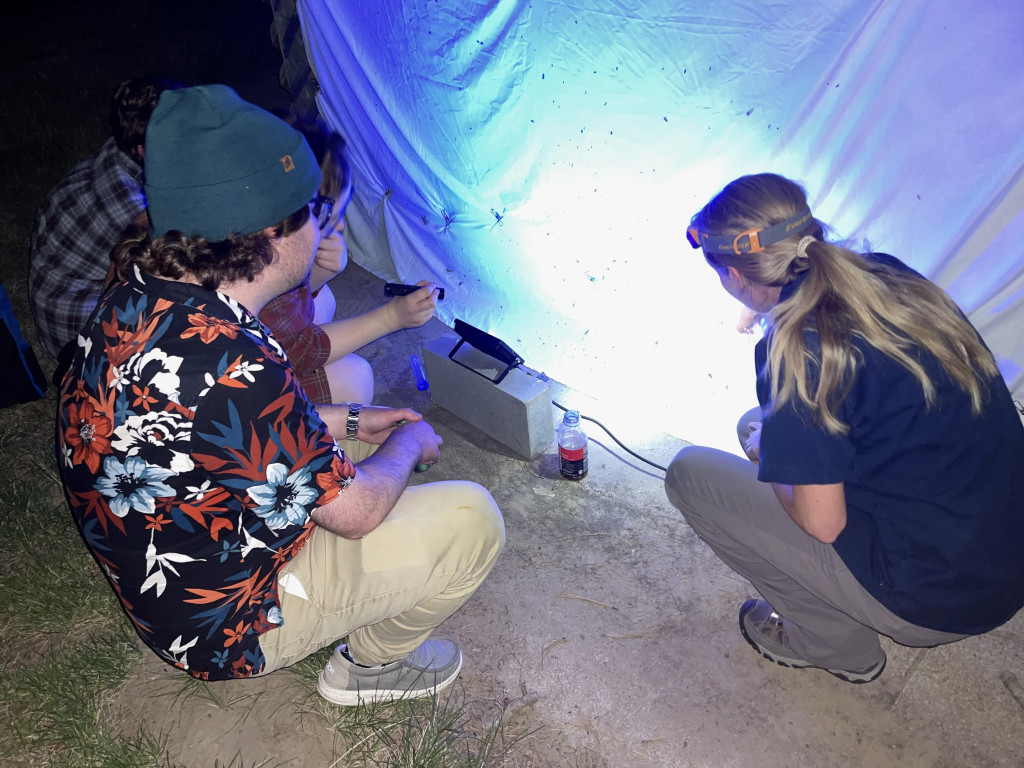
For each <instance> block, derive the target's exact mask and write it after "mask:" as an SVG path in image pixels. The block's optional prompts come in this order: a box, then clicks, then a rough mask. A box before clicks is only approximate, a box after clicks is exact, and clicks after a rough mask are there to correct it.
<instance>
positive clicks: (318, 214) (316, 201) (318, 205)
mask: <svg viewBox="0 0 1024 768" xmlns="http://www.w3.org/2000/svg"><path fill="white" fill-rule="evenodd" d="M309 204H310V205H311V206H313V218H315V219H316V223H317V225H318V226H319V227H320V229H323V228H324V227H326V226H327V224H328V223H329V222H330V221H331V214H332V213H334V198H333V197H327V196H326V195H315V196H314V197H313V199H312V200H310V201H309Z"/></svg>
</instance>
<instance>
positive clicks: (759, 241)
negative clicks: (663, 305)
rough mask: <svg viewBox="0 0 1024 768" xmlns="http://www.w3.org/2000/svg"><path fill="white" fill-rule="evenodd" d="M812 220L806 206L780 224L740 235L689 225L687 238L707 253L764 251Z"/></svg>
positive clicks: (695, 246)
mask: <svg viewBox="0 0 1024 768" xmlns="http://www.w3.org/2000/svg"><path fill="white" fill-rule="evenodd" d="M810 220H811V209H810V208H805V209H804V210H803V211H801V212H800V213H798V214H797V215H796V216H791V217H790V218H788V219H786V220H785V221H782V222H779V223H778V224H773V225H772V226H770V227H766V228H765V229H748V230H747V231H746V232H740V233H739V234H738V235H709V234H708V233H707V232H701V231H700V230H698V229H697V228H696V227H689V228H688V229H687V230H686V239H687V240H689V241H690V245H692V246H693V247H694V248H703V249H704V252H705V253H707V254H716V253H735V254H736V255H737V256H741V255H743V254H744V253H757V252H758V251H763V250H764V249H765V248H767V247H768V246H769V245H773V244H774V243H777V242H779V241H780V240H785V239H786V238H787V237H791V236H792V235H795V234H796V233H797V232H799V231H800V230H801V229H803V227H804V225H805V224H807V222H808V221H810Z"/></svg>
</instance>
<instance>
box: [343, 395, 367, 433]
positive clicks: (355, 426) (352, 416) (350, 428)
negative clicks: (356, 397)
mask: <svg viewBox="0 0 1024 768" xmlns="http://www.w3.org/2000/svg"><path fill="white" fill-rule="evenodd" d="M362 407H363V406H362V405H360V404H359V403H349V404H348V418H347V419H346V420H345V439H346V440H355V439H356V438H358V436H359V410H360V409H361V408H362Z"/></svg>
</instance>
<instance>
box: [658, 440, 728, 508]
mask: <svg viewBox="0 0 1024 768" xmlns="http://www.w3.org/2000/svg"><path fill="white" fill-rule="evenodd" d="M722 453H723V452H722V451H719V450H717V449H715V448H707V447H705V446H702V445H688V446H686V447H685V448H683V449H682V450H680V451H679V453H677V454H676V456H675V458H674V459H672V463H671V464H669V465H668V471H667V472H666V473H665V493H666V494H667V495H668V500H669V501H670V502H672V506H674V507H675V508H676V509H678V510H679V511H680V512H682V513H683V516H684V517H686V518H687V520H689V519H690V518H691V516H693V515H695V514H696V509H695V505H694V504H692V503H690V496H691V495H692V494H693V492H694V491H695V490H696V488H697V486H698V485H706V484H707V483H708V479H709V477H711V476H712V475H713V471H712V470H713V468H714V467H715V466H716V465H717V464H718V463H719V462H720V460H721V456H722Z"/></svg>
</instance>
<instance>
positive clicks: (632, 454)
mask: <svg viewBox="0 0 1024 768" xmlns="http://www.w3.org/2000/svg"><path fill="white" fill-rule="evenodd" d="M551 404H552V405H554V406H556V407H558V408H561V409H562V410H563V411H568V410H569V409H568V408H566V407H565V406H564V405H562V404H561V403H559V402H557V401H555V400H552V401H551ZM580 418H581V419H586V420H587V421H592V422H594V423H595V424H597V426H599V427H600V428H601V429H603V430H604V431H605V432H606V433H608V437H610V438H611V439H612V440H614V441H615V442H616V443H618V446H619V447H620V448H621V449H622V450H624V451H625V452H626V453H628V454H629V455H630V456H635V457H636V458H638V459H640V461H642V462H644V463H645V464H650V465H651V466H652V467H655V468H656V469H660V470H661V471H662V472H664V473H666V474H668V470H667V469H665V467H663V466H661V465H660V464H655V463H654V462H653V461H651V460H650V459H645V458H644V457H643V456H641V455H640V454H639V453H637V452H636V451H633V450H631V449H629V448H627V447H626V446H624V445H623V444H622V442H621V441H620V440H619V438H617V437H616V436H615V435H613V434H612V432H611V430H610V429H608V427H606V426H605V425H604V424H602V423H601V422H600V421H598V420H597V419H592V418H590V417H589V416H584V415H583V414H582V413H581V414H580Z"/></svg>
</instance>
